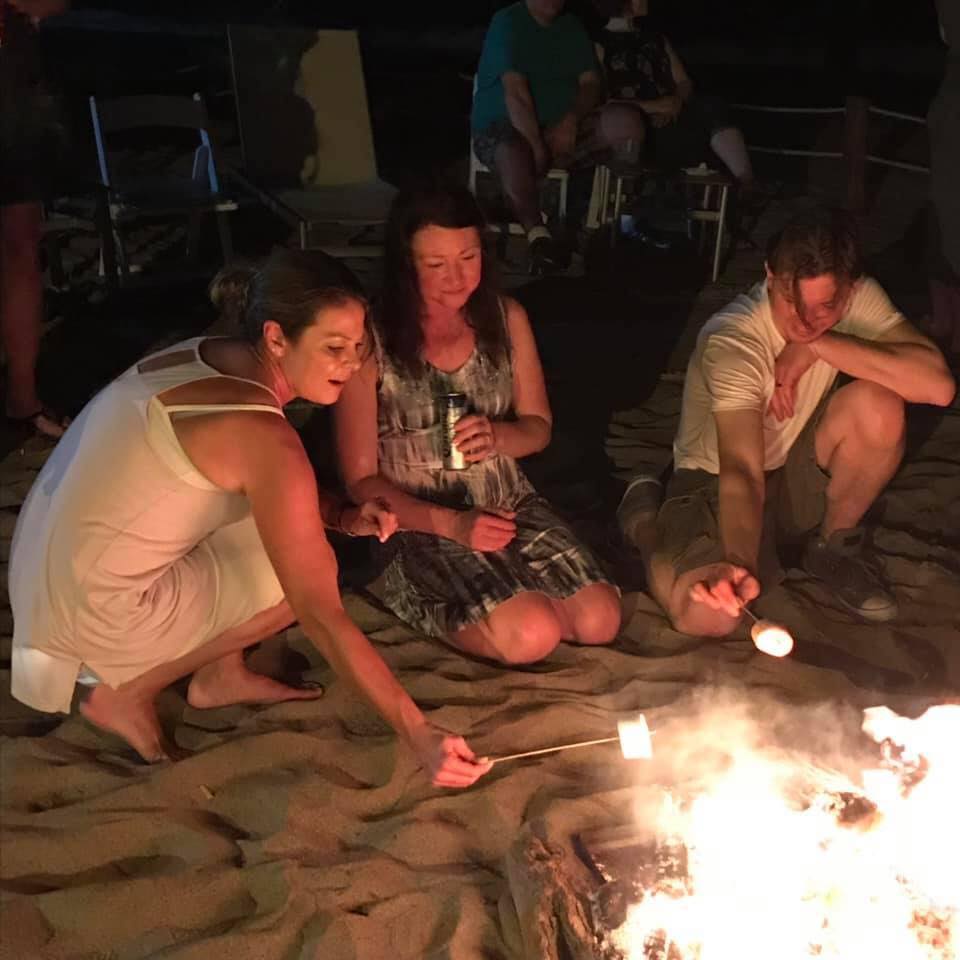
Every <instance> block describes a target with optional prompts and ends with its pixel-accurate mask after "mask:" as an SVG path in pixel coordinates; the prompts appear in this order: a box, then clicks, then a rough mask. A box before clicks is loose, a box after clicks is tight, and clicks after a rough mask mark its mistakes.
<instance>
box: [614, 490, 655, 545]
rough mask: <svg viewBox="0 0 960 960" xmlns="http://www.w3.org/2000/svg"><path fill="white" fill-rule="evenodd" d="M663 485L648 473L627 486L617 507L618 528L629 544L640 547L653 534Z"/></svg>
mask: <svg viewBox="0 0 960 960" xmlns="http://www.w3.org/2000/svg"><path fill="white" fill-rule="evenodd" d="M662 502H663V484H662V483H661V482H660V481H659V480H658V479H657V478H656V477H653V476H651V475H650V474H648V473H642V474H640V476H639V477H635V478H634V479H633V480H631V481H630V483H629V484H628V486H627V489H626V491H625V492H624V494H623V496H622V497H621V498H620V504H619V506H618V507H617V526H618V527H619V528H620V533H621V534H622V535H623V539H624V540H626V542H627V543H629V544H632V545H633V546H635V547H639V546H640V545H641V544H642V543H645V542H646V541H647V540H648V539H649V536H650V535H651V534H652V533H653V529H654V525H655V524H656V520H657V513H658V512H659V510H660V504H661V503H662Z"/></svg>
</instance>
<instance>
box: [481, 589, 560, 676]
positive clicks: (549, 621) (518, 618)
mask: <svg viewBox="0 0 960 960" xmlns="http://www.w3.org/2000/svg"><path fill="white" fill-rule="evenodd" d="M503 612H504V614H505V616H502V617H500V618H497V619H498V622H496V623H491V628H492V630H491V632H492V637H491V640H492V644H493V646H494V648H495V649H496V651H497V653H498V654H499V659H500V660H502V661H503V662H504V663H511V664H519V663H536V662H537V661H538V660H542V659H543V658H544V657H547V656H549V655H550V654H551V653H552V652H553V651H554V650H555V649H556V646H557V644H558V643H559V642H560V635H561V627H560V621H559V620H558V619H557V616H556V614H555V613H554V612H553V609H552V607H551V606H550V602H549V601H548V600H547V598H546V597H541V596H539V595H536V594H531V595H528V596H525V597H523V599H522V600H520V598H515V599H514V600H513V601H511V608H510V609H509V611H507V610H504V611H503ZM494 618H496V612H495V613H494Z"/></svg>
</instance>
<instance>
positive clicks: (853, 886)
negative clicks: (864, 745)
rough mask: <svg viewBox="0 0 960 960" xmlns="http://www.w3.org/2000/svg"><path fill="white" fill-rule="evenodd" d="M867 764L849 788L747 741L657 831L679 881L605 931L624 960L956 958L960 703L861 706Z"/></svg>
mask: <svg viewBox="0 0 960 960" xmlns="http://www.w3.org/2000/svg"><path fill="white" fill-rule="evenodd" d="M863 729H864V731H865V732H866V733H867V734H869V735H870V736H871V737H872V738H873V739H874V740H876V741H877V743H879V744H880V745H881V749H880V753H881V756H882V758H881V760H880V761H879V762H878V764H877V766H876V769H866V770H863V771H861V775H860V776H859V777H858V778H856V779H858V780H859V782H854V779H848V778H846V777H845V776H843V775H841V774H839V773H837V772H835V771H825V770H823V769H821V768H818V767H816V766H814V765H813V764H810V763H807V762H804V761H801V760H795V759H790V760H784V759H783V755H782V754H779V755H775V754H773V753H772V752H764V751H762V750H760V749H757V748H749V747H744V749H743V750H740V749H735V750H732V751H731V752H730V761H731V762H730V763H729V764H728V765H727V766H726V767H725V769H723V771H722V772H720V773H717V774H715V775H714V776H713V778H712V782H711V784H710V787H709V789H703V790H701V791H700V792H699V793H698V795H697V796H695V797H694V798H693V799H692V800H691V801H690V802H688V803H684V804H679V803H676V802H674V800H673V799H672V798H671V796H670V795H669V794H668V795H667V796H666V798H665V800H664V802H663V805H662V808H661V810H660V813H659V816H658V817H657V818H656V819H657V822H656V824H655V830H656V833H657V834H658V835H659V836H660V837H661V838H663V839H664V841H665V843H666V844H667V845H668V846H669V847H671V848H673V847H675V848H676V849H679V850H682V851H684V852H685V861H686V862H685V867H686V871H685V877H684V879H683V880H682V881H681V882H679V883H678V882H677V881H676V879H675V878H674V879H673V880H671V882H670V883H664V884H660V885H658V886H657V887H656V888H654V889H650V890H646V891H644V894H643V896H642V899H641V900H640V902H638V903H634V904H632V905H631V906H630V907H629V909H628V911H627V915H626V920H625V921H624V923H623V924H622V926H620V928H619V929H618V930H616V931H615V932H614V933H613V935H612V940H613V942H614V943H615V945H616V948H617V949H618V950H619V951H620V952H621V954H622V955H623V957H625V958H627V960H770V958H776V960H801V958H802V960H807V958H810V957H821V958H825V960H829V958H835V960H957V957H958V951H957V948H958V947H960V829H958V828H957V826H956V823H955V818H956V811H957V801H958V795H960V748H958V746H957V745H958V744H960V706H940V707H934V708H931V709H930V710H928V711H927V712H926V713H925V714H924V715H923V716H921V717H920V718H919V719H916V720H910V719H907V718H905V717H900V716H898V715H897V714H895V713H893V712H892V711H890V710H888V709H886V708H879V709H875V710H868V711H866V714H865V719H864V723H863Z"/></svg>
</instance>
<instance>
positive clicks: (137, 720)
mask: <svg viewBox="0 0 960 960" xmlns="http://www.w3.org/2000/svg"><path fill="white" fill-rule="evenodd" d="M80 713H81V714H83V716H84V717H85V718H86V719H87V720H89V721H90V723H92V724H93V725H94V726H95V727H99V729H101V730H106V731H107V732H108V733H113V734H115V735H116V736H118V737H120V738H121V739H123V740H125V741H126V742H127V743H128V744H130V746H131V747H133V749H134V750H136V751H137V753H139V754H140V756H141V757H143V759H144V760H146V761H147V763H158V762H160V761H161V760H170V759H175V758H177V757H178V756H180V755H181V751H179V750H178V749H177V748H176V747H174V746H173V744H171V743H170V742H169V741H168V740H167V738H166V737H165V736H164V733H163V730H162V729H161V727H160V721H159V719H158V718H157V711H156V709H155V708H154V706H153V702H152V701H147V702H144V701H142V700H139V699H137V698H136V697H132V696H130V695H129V694H125V693H122V692H120V691H118V690H114V689H113V688H112V687H108V686H107V685H106V684H105V683H101V684H98V685H97V686H95V687H94V688H93V689H92V690H91V691H90V693H89V694H87V696H86V697H85V699H83V700H81V702H80Z"/></svg>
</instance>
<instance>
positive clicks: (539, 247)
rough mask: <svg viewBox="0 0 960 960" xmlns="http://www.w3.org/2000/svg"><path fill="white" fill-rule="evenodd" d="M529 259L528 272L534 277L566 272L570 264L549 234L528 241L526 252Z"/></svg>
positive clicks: (567, 257)
mask: <svg viewBox="0 0 960 960" xmlns="http://www.w3.org/2000/svg"><path fill="white" fill-rule="evenodd" d="M527 255H528V257H529V259H530V272H531V273H532V274H534V275H535V276H545V275H547V274H550V273H559V272H561V271H563V270H566V269H567V267H568V266H569V264H570V258H569V256H567V255H565V254H564V252H563V250H562V249H561V247H560V245H559V244H558V243H557V241H556V240H554V239H553V237H552V236H550V234H541V235H540V236H538V237H536V238H535V239H533V240H531V241H530V246H529V248H528V250H527Z"/></svg>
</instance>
